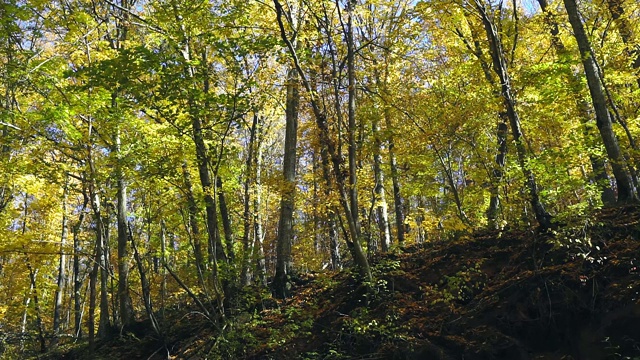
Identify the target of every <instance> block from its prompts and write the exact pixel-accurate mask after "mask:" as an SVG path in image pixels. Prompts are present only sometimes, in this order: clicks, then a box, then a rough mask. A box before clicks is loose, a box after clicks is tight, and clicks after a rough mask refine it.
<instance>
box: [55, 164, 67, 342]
mask: <svg viewBox="0 0 640 360" xmlns="http://www.w3.org/2000/svg"><path fill="white" fill-rule="evenodd" d="M68 195H69V179H68V175H67V178H66V179H65V184H64V190H63V194H62V231H61V234H60V260H59V263H58V281H57V284H56V292H55V296H54V304H53V329H52V331H53V342H52V344H51V345H52V347H56V346H57V345H58V336H59V335H60V317H61V312H62V303H63V295H64V293H63V291H64V288H65V284H66V280H67V274H66V263H67V256H66V253H65V249H64V247H65V246H66V243H67V222H68V218H67V198H68Z"/></svg>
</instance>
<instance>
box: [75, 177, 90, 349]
mask: <svg viewBox="0 0 640 360" xmlns="http://www.w3.org/2000/svg"><path fill="white" fill-rule="evenodd" d="M82 196H83V198H84V202H83V204H82V210H81V211H80V215H79V216H78V222H77V223H76V225H75V226H74V227H73V319H74V326H73V333H74V336H75V338H76V340H79V339H81V338H82V306H81V294H80V292H81V290H82V278H81V277H80V252H81V251H82V249H81V247H80V238H79V233H80V228H81V227H82V222H83V221H84V217H85V211H86V209H87V204H88V203H89V196H88V195H87V193H86V189H84V186H83V191H82Z"/></svg>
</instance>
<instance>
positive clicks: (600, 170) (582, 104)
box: [538, 0, 616, 206]
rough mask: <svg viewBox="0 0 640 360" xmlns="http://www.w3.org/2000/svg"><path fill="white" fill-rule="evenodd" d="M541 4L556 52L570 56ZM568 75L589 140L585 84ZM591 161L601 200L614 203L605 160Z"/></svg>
mask: <svg viewBox="0 0 640 360" xmlns="http://www.w3.org/2000/svg"><path fill="white" fill-rule="evenodd" d="M538 3H539V4H540V9H541V10H542V11H543V12H544V14H545V22H546V23H547V25H548V27H549V32H550V34H551V44H552V45H553V47H554V49H555V51H556V54H557V55H558V56H559V57H560V58H564V57H567V56H569V53H568V51H567V49H566V47H565V46H564V43H563V42H562V39H561V38H560V36H559V35H558V34H559V30H558V29H559V26H558V22H557V21H556V19H555V18H554V16H553V14H552V13H551V12H550V11H549V10H548V4H547V1H546V0H538ZM566 77H567V79H568V81H569V86H570V88H571V90H572V91H573V93H574V97H575V98H576V99H577V100H576V101H577V106H578V110H579V111H580V121H581V123H582V125H583V129H584V130H583V133H584V137H585V141H586V142H587V143H588V142H589V134H590V132H589V128H590V126H589V121H590V118H591V115H590V112H591V111H590V110H589V104H588V103H587V102H586V101H584V100H581V96H580V92H581V90H582V88H583V84H582V82H581V81H580V78H579V77H578V76H577V75H576V74H575V73H573V72H572V71H567V73H566ZM589 161H590V163H591V169H592V171H593V180H594V181H595V183H596V185H597V187H598V188H599V189H600V200H602V203H603V204H604V205H605V206H610V205H613V204H614V203H615V201H616V196H615V192H614V191H613V189H612V188H611V184H610V181H609V175H608V174H607V172H606V170H605V167H604V162H603V160H602V159H598V158H597V157H596V156H595V155H594V154H591V153H590V154H589Z"/></svg>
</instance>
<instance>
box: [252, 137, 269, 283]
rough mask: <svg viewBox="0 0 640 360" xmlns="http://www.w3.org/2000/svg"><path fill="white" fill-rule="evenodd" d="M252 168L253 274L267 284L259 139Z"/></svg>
mask: <svg viewBox="0 0 640 360" xmlns="http://www.w3.org/2000/svg"><path fill="white" fill-rule="evenodd" d="M260 129H261V128H260V127H258V128H257V129H256V131H257V133H256V139H259V138H260V132H261V131H260ZM254 168H255V172H256V180H255V191H256V193H255V196H254V197H253V258H254V259H255V276H256V277H257V278H258V279H259V280H260V283H261V284H262V285H263V286H266V285H267V267H266V264H265V258H264V249H263V247H262V246H263V245H262V239H263V237H264V235H263V232H262V146H261V140H258V142H257V144H256V156H255V163H254Z"/></svg>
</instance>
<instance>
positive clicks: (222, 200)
mask: <svg viewBox="0 0 640 360" xmlns="http://www.w3.org/2000/svg"><path fill="white" fill-rule="evenodd" d="M216 187H217V188H218V204H219V205H220V219H221V220H222V230H223V231H224V241H225V243H226V245H227V256H228V257H229V260H230V261H231V260H233V259H234V258H235V254H234V251H233V230H232V229H231V218H230V217H229V210H228V208H227V199H226V196H225V194H224V190H223V189H222V179H221V178H220V177H217V178H216Z"/></svg>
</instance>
